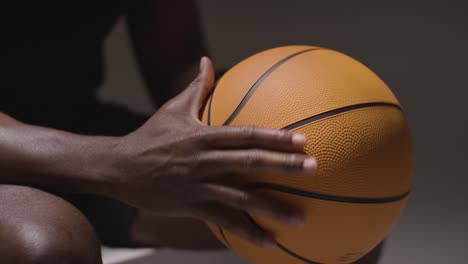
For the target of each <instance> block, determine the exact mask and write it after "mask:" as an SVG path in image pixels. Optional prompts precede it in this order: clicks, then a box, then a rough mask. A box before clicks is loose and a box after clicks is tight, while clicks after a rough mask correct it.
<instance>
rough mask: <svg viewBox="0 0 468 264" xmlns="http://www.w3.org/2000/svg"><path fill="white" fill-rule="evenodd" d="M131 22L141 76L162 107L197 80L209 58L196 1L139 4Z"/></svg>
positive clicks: (156, 101)
mask: <svg viewBox="0 0 468 264" xmlns="http://www.w3.org/2000/svg"><path fill="white" fill-rule="evenodd" d="M135 2H136V3H134V4H132V9H131V10H130V11H129V13H128V16H127V20H128V24H129V28H130V35H131V38H132V41H133V46H134V50H135V54H136V57H137V60H138V62H139V65H140V69H141V72H142V74H143V77H144V79H145V81H146V83H147V86H148V88H149V90H150V92H151V95H152V98H153V101H154V102H155V103H156V104H157V105H159V106H160V105H162V104H163V103H164V102H166V101H167V100H168V99H169V98H172V97H174V96H175V95H176V94H178V93H179V92H180V91H182V89H184V88H185V87H187V85H188V84H189V83H190V82H191V81H192V80H193V79H194V78H195V77H196V75H197V72H198V60H199V58H200V57H201V56H202V55H206V53H207V52H206V50H205V48H204V45H203V39H202V34H201V30H200V21H199V17H198V10H197V5H196V1H192V0H190V1H184V2H183V3H182V2H178V1H151V0H149V1H148V0H147V1H135Z"/></svg>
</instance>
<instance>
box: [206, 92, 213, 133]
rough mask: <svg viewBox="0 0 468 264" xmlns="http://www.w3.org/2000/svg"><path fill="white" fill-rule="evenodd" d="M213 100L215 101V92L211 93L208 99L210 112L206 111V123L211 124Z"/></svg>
mask: <svg viewBox="0 0 468 264" xmlns="http://www.w3.org/2000/svg"><path fill="white" fill-rule="evenodd" d="M211 101H213V93H211V95H210V98H209V99H208V110H207V111H208V113H206V124H207V125H208V126H210V125H211Z"/></svg>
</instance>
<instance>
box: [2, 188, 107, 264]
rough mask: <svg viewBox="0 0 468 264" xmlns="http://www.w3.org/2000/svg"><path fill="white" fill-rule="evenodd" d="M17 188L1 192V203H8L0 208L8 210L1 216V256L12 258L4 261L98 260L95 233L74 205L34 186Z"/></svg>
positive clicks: (92, 263)
mask: <svg viewBox="0 0 468 264" xmlns="http://www.w3.org/2000/svg"><path fill="white" fill-rule="evenodd" d="M10 188H11V187H10ZM0 190H1V188H0ZM3 190H5V189H3ZM9 191H11V189H9ZM16 191H17V192H15V193H10V194H11V195H10V196H8V198H5V197H7V196H5V193H3V194H0V204H3V205H5V204H8V206H7V208H0V209H8V210H3V212H5V214H3V216H0V239H1V240H2V241H7V242H6V243H2V245H0V255H2V259H5V260H11V261H6V262H7V263H10V262H11V263H40V264H42V263H51V264H54V263H77V264H81V263H83V264H96V263H101V255H100V245H99V242H98V239H97V237H96V235H95V232H94V230H93V229H92V227H91V225H90V224H89V222H88V221H87V220H86V218H85V217H84V216H83V215H82V214H81V213H80V212H79V211H78V210H77V209H76V208H74V207H73V206H72V205H70V204H69V203H68V202H66V201H64V200H62V199H60V198H58V197H56V196H53V195H51V194H47V193H44V192H42V191H39V190H37V189H33V188H25V187H18V188H17V189H16ZM33 198H34V199H33ZM18 201H20V202H18ZM0 207H3V206H0Z"/></svg>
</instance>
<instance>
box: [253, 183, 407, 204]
mask: <svg viewBox="0 0 468 264" xmlns="http://www.w3.org/2000/svg"><path fill="white" fill-rule="evenodd" d="M245 187H246V189H248V190H257V189H268V190H275V191H279V192H283V193H289V194H293V195H297V196H303V197H307V198H312V199H318V200H325V201H333V202H341V203H357V204H382V203H392V202H396V201H400V200H403V199H404V198H406V197H407V196H408V195H409V193H410V192H409V191H408V192H405V193H403V194H400V195H396V196H390V197H382V198H363V197H347V196H337V195H330V194H323V193H316V192H310V191H305V190H300V189H295V188H291V187H288V186H283V185H277V184H272V183H264V182H256V183H251V184H247V185H246V186H245Z"/></svg>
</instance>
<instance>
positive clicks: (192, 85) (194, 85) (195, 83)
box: [190, 76, 203, 87]
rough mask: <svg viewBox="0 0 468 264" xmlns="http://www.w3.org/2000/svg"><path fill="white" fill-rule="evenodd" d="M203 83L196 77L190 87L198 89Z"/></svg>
mask: <svg viewBox="0 0 468 264" xmlns="http://www.w3.org/2000/svg"><path fill="white" fill-rule="evenodd" d="M202 83H203V81H202V79H201V77H200V76H197V77H196V78H195V79H194V80H193V81H192V82H191V83H190V87H200V85H201V84H202Z"/></svg>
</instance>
